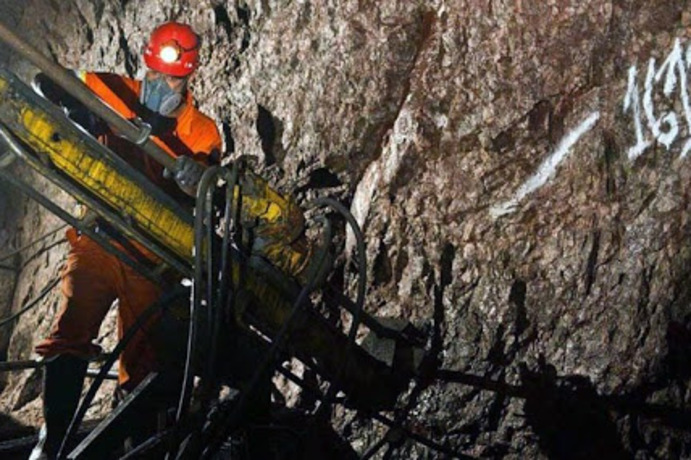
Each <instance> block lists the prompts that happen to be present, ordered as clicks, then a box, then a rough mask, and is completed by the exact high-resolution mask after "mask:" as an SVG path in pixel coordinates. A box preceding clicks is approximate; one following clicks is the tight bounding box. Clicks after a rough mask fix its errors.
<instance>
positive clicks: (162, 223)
mask: <svg viewBox="0 0 691 460" xmlns="http://www.w3.org/2000/svg"><path fill="white" fill-rule="evenodd" d="M20 121H21V123H22V125H23V126H24V127H25V128H26V131H27V132H28V133H30V135H29V136H26V138H23V139H22V140H23V141H25V142H26V143H27V144H29V145H30V146H31V147H33V148H34V150H35V151H36V152H41V153H45V154H46V155H48V156H49V157H50V159H51V161H52V162H53V164H54V165H55V166H56V167H57V168H59V169H60V170H61V171H63V172H64V173H65V174H67V175H68V176H69V177H71V178H72V179H73V180H75V181H76V182H78V183H79V184H81V185H83V186H84V187H85V188H86V189H88V190H90V191H91V192H92V193H94V194H95V195H97V196H98V197H99V198H101V199H102V200H103V201H105V202H106V203H107V204H109V205H110V206H112V207H113V208H114V209H116V210H119V211H120V213H121V214H122V215H126V216H128V217H130V218H132V219H133V220H134V221H135V222H137V224H138V226H139V227H140V228H142V229H143V230H144V231H145V232H147V233H148V234H150V235H151V236H153V237H154V238H155V239H156V240H157V241H159V242H160V243H161V244H163V245H164V246H166V247H168V248H169V249H171V250H172V251H173V252H175V253H176V254H177V255H179V256H181V257H183V258H191V257H192V247H193V246H194V229H193V228H192V226H190V225H189V224H187V223H186V222H184V221H183V220H182V219H180V217H178V216H177V215H176V214H175V213H173V212H172V211H171V210H170V209H168V208H167V207H165V206H163V205H162V204H161V203H160V202H158V201H156V200H155V199H153V198H152V197H151V196H149V195H148V194H147V193H146V192H145V191H144V190H142V189H141V188H140V187H139V186H138V185H137V184H136V183H134V182H132V181H130V180H128V179H127V178H126V177H124V176H122V175H121V174H120V173H119V172H118V171H117V170H116V169H115V168H113V167H112V166H111V165H109V164H108V163H106V162H105V161H103V160H101V159H99V158H95V157H93V156H92V155H89V152H88V150H87V148H86V147H87V146H86V145H85V144H84V143H82V142H79V141H77V142H75V141H74V140H72V139H69V138H65V139H62V138H60V137H59V136H55V133H56V132H59V131H57V130H56V127H55V125H54V124H53V123H52V120H51V119H50V118H49V117H47V116H46V115H45V114H43V113H41V112H40V111H36V110H33V109H32V108H31V107H24V108H23V110H22V111H21V118H20Z"/></svg>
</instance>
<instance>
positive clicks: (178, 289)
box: [57, 285, 189, 459]
mask: <svg viewBox="0 0 691 460" xmlns="http://www.w3.org/2000/svg"><path fill="white" fill-rule="evenodd" d="M188 291H189V289H188V288H186V287H184V286H181V285H176V286H175V287H173V289H172V290H170V291H169V292H167V293H164V294H163V295H162V296H161V297H160V298H159V299H158V300H157V301H156V302H154V303H152V304H151V305H149V306H148V307H147V308H146V310H144V311H143V312H142V313H141V314H140V315H139V316H138V317H137V320H136V321H135V322H134V324H133V325H132V326H130V328H129V329H127V332H125V334H124V335H123V336H122V338H121V339H120V341H119V342H118V344H117V345H116V346H115V348H114V349H113V351H112V352H111V353H110V355H109V356H108V359H107V360H106V361H105V362H104V363H103V365H102V366H101V370H100V371H99V373H98V375H97V376H96V378H95V379H94V380H93V381H92V382H91V386H90V387H89V390H88V391H87V393H86V395H85V396H84V398H83V399H82V401H81V403H80V404H79V408H78V409H77V412H76V413H75V414H74V417H72V421H71V422H70V426H69V428H68V429H67V433H65V436H64V437H63V439H62V445H61V447H60V452H59V453H58V456H57V458H58V459H61V458H63V454H64V453H66V452H65V449H67V446H68V445H69V441H70V439H71V438H72V437H74V435H75V434H76V433H77V430H78V429H79V426H80V425H81V423H82V420H83V419H84V416H85V415H86V411H87V410H88V409H89V405H90V404H91V401H92V400H93V399H94V397H95V396H96V392H97V391H98V389H99V388H100V386H101V384H102V383H103V381H104V380H105V379H106V377H107V376H108V371H109V370H110V368H111V367H112V366H113V363H115V360H117V359H118V357H119V356H120V353H121V352H122V350H124V349H125V347H126V346H127V344H128V343H129V342H130V341H131V340H132V338H133V337H134V335H135V334H136V333H137V332H138V331H139V329H141V328H142V326H144V324H145V323H146V322H147V321H148V320H149V319H150V318H151V317H152V316H153V315H154V314H156V313H157V312H158V311H159V310H161V309H163V308H165V307H166V306H167V305H168V304H169V303H170V302H172V301H173V300H175V299H177V298H179V297H182V296H183V295H185V294H187V293H188Z"/></svg>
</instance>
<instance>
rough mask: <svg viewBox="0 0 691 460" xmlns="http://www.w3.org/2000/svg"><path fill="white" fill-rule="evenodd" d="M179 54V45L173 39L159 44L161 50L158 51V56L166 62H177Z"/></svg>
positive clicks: (180, 53) (180, 52) (180, 50)
mask: <svg viewBox="0 0 691 460" xmlns="http://www.w3.org/2000/svg"><path fill="white" fill-rule="evenodd" d="M181 55H182V49H181V48H180V45H178V44H177V43H176V42H174V41H172V42H168V43H166V44H164V45H163V46H161V50H160V51H159V52H158V56H159V57H160V58H161V60H162V61H163V62H165V63H166V64H172V63H174V62H177V61H178V60H179V59H180V56H181Z"/></svg>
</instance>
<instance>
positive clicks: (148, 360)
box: [118, 261, 162, 389]
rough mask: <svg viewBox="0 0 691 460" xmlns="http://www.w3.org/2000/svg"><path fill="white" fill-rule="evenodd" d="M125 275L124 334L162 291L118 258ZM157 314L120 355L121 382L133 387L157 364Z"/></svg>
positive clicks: (120, 287)
mask: <svg viewBox="0 0 691 460" xmlns="http://www.w3.org/2000/svg"><path fill="white" fill-rule="evenodd" d="M118 264H119V266H120V269H121V273H122V277H121V278H120V279H119V280H118V298H119V299H120V306H119V309H118V313H119V316H118V333H119V336H120V337H122V334H123V333H124V331H127V330H128V329H129V328H130V327H131V326H132V325H133V324H134V323H135V322H136V321H137V318H138V317H139V315H141V314H142V313H143V312H144V311H145V310H146V309H147V308H148V307H149V306H150V305H151V304H153V303H154V302H156V300H158V298H159V297H160V296H161V294H162V290H161V288H160V287H159V286H157V285H156V284H154V283H152V282H151V281H149V280H147V279H146V278H144V277H143V276H141V275H140V274H139V273H137V272H136V271H135V270H134V269H132V268H130V267H129V266H127V265H125V264H123V263H122V262H120V261H118ZM156 318H157V316H154V317H153V318H151V319H149V320H148V321H147V322H146V323H145V324H144V326H143V327H142V328H140V329H139V330H138V331H137V333H136V334H135V335H134V337H133V338H132V340H131V341H130V343H129V344H128V345H127V347H126V348H125V349H124V350H123V352H122V354H121V355H120V373H119V377H120V378H119V380H120V385H122V386H123V387H125V388H126V389H133V388H134V386H136V385H137V384H138V383H139V382H141V381H142V380H143V379H144V377H146V376H147V374H148V373H149V372H151V371H153V370H156V368H157V359H156V351H155V348H154V345H153V342H152V336H153V331H152V325H153V323H154V322H155V321H156Z"/></svg>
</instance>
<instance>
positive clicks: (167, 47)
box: [144, 22, 199, 77]
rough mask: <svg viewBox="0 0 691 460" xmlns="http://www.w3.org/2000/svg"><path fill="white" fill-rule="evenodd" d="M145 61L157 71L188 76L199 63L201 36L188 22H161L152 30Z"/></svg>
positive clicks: (145, 51)
mask: <svg viewBox="0 0 691 460" xmlns="http://www.w3.org/2000/svg"><path fill="white" fill-rule="evenodd" d="M144 62H146V65H147V66H148V67H149V68H150V69H152V70H156V71H157V72H161V73H164V74H167V75H173V76H174V77H186V76H187V75H189V74H191V73H192V72H194V69H196V68H197V66H198V65H199V37H198V36H197V34H196V33H194V31H193V30H192V28H191V27H190V26H188V25H187V24H180V23H179V22H166V23H164V24H161V25H160V26H158V27H156V29H154V31H153V32H151V38H149V43H148V44H147V45H146V49H145V50H144Z"/></svg>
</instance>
